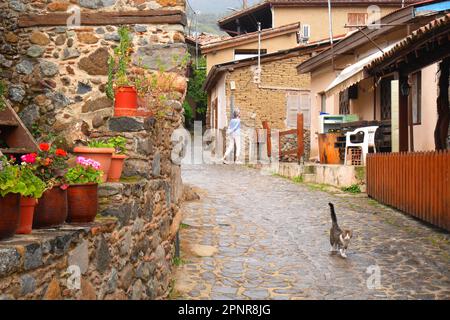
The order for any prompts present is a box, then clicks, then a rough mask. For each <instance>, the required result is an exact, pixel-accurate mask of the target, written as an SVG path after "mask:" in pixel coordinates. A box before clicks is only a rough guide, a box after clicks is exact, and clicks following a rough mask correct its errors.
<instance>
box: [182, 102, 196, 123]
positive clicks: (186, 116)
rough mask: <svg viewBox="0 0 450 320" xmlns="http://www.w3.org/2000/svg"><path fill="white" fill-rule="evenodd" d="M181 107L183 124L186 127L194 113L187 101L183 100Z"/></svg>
mask: <svg viewBox="0 0 450 320" xmlns="http://www.w3.org/2000/svg"><path fill="white" fill-rule="evenodd" d="M183 108H184V124H185V126H186V127H190V124H191V122H192V117H193V116H194V113H193V111H192V108H191V105H190V104H189V103H188V102H187V101H184V102H183Z"/></svg>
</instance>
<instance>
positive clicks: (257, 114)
mask: <svg viewBox="0 0 450 320" xmlns="http://www.w3.org/2000/svg"><path fill="white" fill-rule="evenodd" d="M328 46H329V41H320V42H316V43H311V44H309V45H305V46H301V47H297V48H294V49H289V50H284V51H279V52H276V53H272V54H265V55H262V56H261V81H260V83H256V82H255V81H254V76H255V70H256V68H257V66H258V59H257V57H252V58H247V59H243V60H240V61H235V62H229V63H224V64H220V65H215V66H214V67H213V68H212V69H211V71H210V72H209V74H208V78H207V80H206V83H205V90H206V91H207V92H208V111H207V127H208V128H214V129H219V130H224V129H226V127H227V125H228V123H229V120H230V117H231V113H232V110H233V109H235V108H238V109H239V110H240V112H241V121H242V124H243V126H245V127H247V128H262V123H263V121H267V122H268V123H269V125H270V128H272V129H275V130H286V129H292V128H296V127H297V122H296V121H297V113H303V114H304V116H305V136H306V137H307V139H305V142H309V138H308V137H309V118H310V117H309V112H310V110H309V109H310V106H309V103H310V98H309V95H310V77H309V75H307V74H306V75H305V74H302V75H299V74H298V73H297V70H296V66H297V65H298V64H299V63H301V62H303V61H305V60H307V59H308V58H309V57H311V55H312V54H313V53H317V52H320V51H322V50H324V49H325V48H327V47H328ZM308 149H309V148H308V145H306V148H305V152H306V153H307V154H308V153H309V151H308Z"/></svg>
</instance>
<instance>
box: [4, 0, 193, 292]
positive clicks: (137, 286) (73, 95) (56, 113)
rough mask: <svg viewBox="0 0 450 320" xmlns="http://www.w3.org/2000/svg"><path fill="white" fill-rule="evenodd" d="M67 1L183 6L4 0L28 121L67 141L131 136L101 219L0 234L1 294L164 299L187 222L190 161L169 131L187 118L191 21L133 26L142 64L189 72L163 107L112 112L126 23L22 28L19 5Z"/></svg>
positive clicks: (9, 65)
mask: <svg viewBox="0 0 450 320" xmlns="http://www.w3.org/2000/svg"><path fill="white" fill-rule="evenodd" d="M69 2H70V3H75V4H78V5H80V6H81V7H82V8H83V9H85V10H88V11H91V12H95V10H99V11H105V10H106V11H118V10H142V9H161V8H162V9H176V10H184V1H179V0H153V1H145V0H129V1H127V0H123V1H120V0H117V1H116V0H102V1H98V0H96V1H91V0H70V1H64V0H62V1H44V0H39V1H26V0H12V1H4V0H1V1H0V12H1V18H2V20H1V21H0V24H1V25H0V27H1V28H2V29H1V30H0V66H1V68H2V72H1V74H0V76H1V78H3V79H4V80H6V82H7V85H8V98H9V100H10V101H11V102H12V103H13V106H14V108H15V109H16V110H17V111H18V112H19V113H20V115H21V117H22V119H23V120H24V122H25V123H26V124H27V125H28V126H29V128H30V129H32V131H33V132H34V133H35V134H39V133H40V132H42V133H47V132H52V133H53V134H55V135H58V136H60V137H61V138H62V139H64V140H65V142H66V143H67V146H68V148H69V150H70V149H71V147H72V146H74V145H77V144H79V143H85V142H86V141H87V140H89V139H93V138H106V137H111V136H118V135H120V136H123V137H125V138H126V139H127V140H128V144H127V149H128V159H127V160H126V162H125V167H124V172H123V177H122V179H121V181H120V182H118V183H105V184H102V185H101V186H100V187H99V215H98V216H97V219H96V221H95V223H93V224H86V225H64V226H63V227H61V228H56V229H49V230H33V233H32V234H31V235H20V236H15V237H14V238H13V239H10V240H7V241H1V242H0V300H1V299H161V298H164V297H166V296H167V294H168V292H169V287H170V282H171V270H172V260H173V258H174V255H175V243H176V241H175V239H176V235H177V232H178V228H179V225H180V222H181V212H180V209H179V205H180V201H181V194H182V182H181V169H180V167H179V166H178V165H175V164H173V163H172V161H171V153H172V152H173V151H172V150H173V144H172V142H171V135H172V132H173V131H174V130H175V129H176V128H178V127H179V126H180V125H181V124H182V101H183V99H184V97H185V94H186V92H185V91H186V79H185V78H184V74H185V70H184V67H183V65H182V63H181V57H182V56H184V55H185V53H186V47H185V44H184V35H183V32H184V27H183V25H182V24H164V25H152V24H150V25H149V24H146V25H131V26H130V27H131V29H132V30H134V32H133V42H134V44H135V45H136V46H135V56H134V59H135V61H137V60H138V58H139V57H140V58H141V60H142V61H143V62H144V64H146V65H147V66H148V67H149V68H150V70H153V71H155V72H156V71H157V70H161V65H164V69H165V70H166V72H167V73H173V74H174V75H177V77H178V78H177V79H178V80H180V81H177V84H178V85H177V86H176V87H175V88H174V91H173V92H171V94H170V99H169V100H167V101H165V108H164V109H163V111H164V112H162V113H161V112H160V113H158V114H157V115H156V114H155V116H154V117H148V118H131V117H121V118H114V117H112V114H113V106H112V102H111V101H109V100H108V99H107V98H106V96H105V93H104V91H105V84H106V80H107V75H106V71H107V68H106V67H107V64H106V60H107V57H108V54H109V53H111V52H112V49H113V48H114V46H116V45H117V44H118V35H117V29H118V27H119V26H117V25H106V26H96V27H91V26H83V27H81V28H79V29H74V30H68V29H67V28H66V27H65V26H61V27H45V28H28V29H20V28H18V27H17V16H18V15H19V14H22V13H45V12H54V11H60V10H63V11H64V10H65V9H66V8H67V5H68V3H69ZM174 57H177V59H174ZM77 270H80V272H81V274H80V275H79V276H78V275H77ZM78 280H80V281H79V284H80V285H79V286H78V282H77V281H78Z"/></svg>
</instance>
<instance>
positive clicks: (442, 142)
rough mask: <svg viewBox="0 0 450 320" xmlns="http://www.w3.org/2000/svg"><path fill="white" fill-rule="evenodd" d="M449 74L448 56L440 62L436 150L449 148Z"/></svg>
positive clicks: (435, 135)
mask: <svg viewBox="0 0 450 320" xmlns="http://www.w3.org/2000/svg"><path fill="white" fill-rule="evenodd" d="M449 75H450V58H446V59H444V60H443V61H442V62H441V63H440V64H439V80H438V90H439V93H438V98H437V112H438V120H437V123H436V129H435V131H434V141H435V145H436V150H446V149H447V135H448V126H449V124H450V108H449V101H448V95H449V92H448V88H449V80H448V78H449Z"/></svg>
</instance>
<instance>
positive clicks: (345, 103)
mask: <svg viewBox="0 0 450 320" xmlns="http://www.w3.org/2000/svg"><path fill="white" fill-rule="evenodd" d="M339 114H343V115H346V114H350V99H349V97H348V89H345V90H344V91H342V92H340V93H339Z"/></svg>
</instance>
